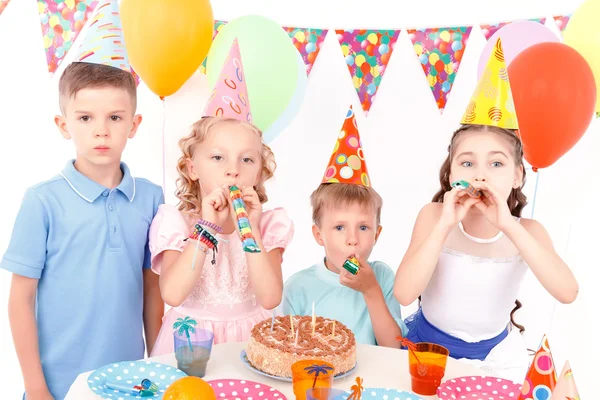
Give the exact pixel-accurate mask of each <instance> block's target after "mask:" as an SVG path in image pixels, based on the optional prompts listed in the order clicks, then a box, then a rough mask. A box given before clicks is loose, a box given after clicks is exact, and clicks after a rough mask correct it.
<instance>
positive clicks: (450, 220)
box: [440, 185, 482, 226]
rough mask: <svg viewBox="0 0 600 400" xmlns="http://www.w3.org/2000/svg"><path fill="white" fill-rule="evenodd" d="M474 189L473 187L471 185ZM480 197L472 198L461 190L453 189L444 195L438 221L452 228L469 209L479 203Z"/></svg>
mask: <svg viewBox="0 0 600 400" xmlns="http://www.w3.org/2000/svg"><path fill="white" fill-rule="evenodd" d="M473 186H474V187H475V185H473ZM481 202H482V200H481V197H479V198H474V197H471V196H469V195H468V194H467V192H466V191H465V190H463V189H459V188H453V189H452V190H450V191H448V192H446V193H445V194H444V205H443V208H442V215H441V217H440V221H442V222H443V223H444V224H447V225H448V226H454V225H456V224H458V223H459V222H460V221H462V220H463V219H464V218H465V216H466V215H467V212H469V209H470V208H471V207H473V205H475V204H477V203H481Z"/></svg>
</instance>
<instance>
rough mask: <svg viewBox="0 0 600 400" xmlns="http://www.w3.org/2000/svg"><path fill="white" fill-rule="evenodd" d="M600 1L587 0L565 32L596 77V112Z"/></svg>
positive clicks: (599, 103)
mask: <svg viewBox="0 0 600 400" xmlns="http://www.w3.org/2000/svg"><path fill="white" fill-rule="evenodd" d="M599 15H600V2H598V1H597V0H587V1H586V2H585V3H583V4H582V5H581V7H579V8H578V9H577V10H576V11H575V12H574V13H573V15H572V16H571V19H570V20H569V23H568V24H567V28H566V29H565V31H564V32H563V35H564V36H563V37H564V40H565V44H568V45H569V46H571V47H572V48H574V49H575V50H577V52H579V54H581V56H582V57H583V58H584V59H585V60H586V61H587V63H588V64H589V66H590V68H591V69H592V72H593V73H594V78H595V79H596V93H598V94H599V96H598V98H599V100H598V101H596V113H598V112H600V30H598V28H597V26H598V16H599Z"/></svg>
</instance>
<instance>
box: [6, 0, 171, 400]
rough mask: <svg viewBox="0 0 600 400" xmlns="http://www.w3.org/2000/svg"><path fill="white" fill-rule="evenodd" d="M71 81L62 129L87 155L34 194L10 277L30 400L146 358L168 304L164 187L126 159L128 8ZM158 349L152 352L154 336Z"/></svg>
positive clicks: (20, 220)
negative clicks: (163, 288)
mask: <svg viewBox="0 0 600 400" xmlns="http://www.w3.org/2000/svg"><path fill="white" fill-rule="evenodd" d="M91 21H92V22H91V25H90V28H89V29H88V33H87V36H86V38H85V40H84V42H83V44H82V46H81V48H80V49H79V50H78V57H77V58H76V62H74V63H72V64H71V65H69V66H67V68H66V69H65V71H64V72H63V74H62V76H61V78H60V82H59V104H60V110H61V113H62V114H61V115H57V116H56V117H55V122H56V125H57V126H58V128H59V130H60V132H61V134H62V135H63V137H64V138H65V139H68V140H69V139H73V144H74V146H75V152H76V158H75V159H74V160H70V161H68V162H67V163H66V165H65V167H64V169H63V170H62V171H61V172H60V174H58V175H56V176H55V177H53V178H51V179H50V180H48V181H45V182H42V183H40V184H38V185H35V186H33V187H31V188H29V189H28V190H27V192H26V193H25V196H24V198H23V201H22V204H21V209H20V210H19V213H18V215H17V218H16V220H15V224H14V228H13V234H12V237H11V241H10V245H9V247H8V250H7V251H6V253H5V254H4V258H3V259H2V263H1V264H0V267H1V268H4V269H6V270H8V271H10V272H12V273H13V279H12V284H11V291H10V300H9V318H10V322H11V329H12V332H13V339H14V343H15V348H16V351H17V355H18V357H19V361H20V363H21V369H22V372H23V380H24V384H25V392H26V397H27V398H36V399H50V398H54V399H55V400H60V399H63V398H64V396H65V395H66V394H67V391H68V390H69V387H70V386H71V384H72V383H73V381H74V380H75V378H76V377H77V375H78V374H80V373H82V372H84V371H90V370H94V369H96V368H99V367H101V366H103V365H106V364H108V363H115V362H119V361H124V360H135V359H140V358H143V357H144V347H147V349H148V351H150V350H151V349H152V346H153V344H154V340H155V338H156V336H157V335H158V331H159V329H160V322H161V318H162V315H163V312H164V303H163V302H162V299H161V298H160V292H159V289H158V276H156V275H155V274H154V273H152V271H151V270H150V254H149V251H148V230H149V228H150V221H151V220H152V218H153V217H154V215H155V214H156V211H157V209H158V206H159V205H160V204H161V203H163V202H164V200H163V194H162V189H161V188H160V187H159V186H157V185H154V184H153V183H151V182H149V181H147V180H145V179H139V178H134V177H133V175H132V174H131V172H130V171H129V168H128V167H127V165H126V164H125V163H123V162H122V161H121V156H122V153H123V151H124V148H125V146H126V144H127V141H128V139H131V138H133V137H134V136H135V134H136V132H137V128H138V126H139V124H140V123H141V120H142V118H141V116H140V115H138V114H136V96H137V94H136V83H135V79H134V76H133V75H132V73H131V67H130V65H129V62H128V60H127V55H126V53H125V47H124V44H123V36H122V32H121V25H120V19H119V8H118V2H117V1H116V0H115V1H102V2H100V4H99V5H98V7H97V9H96V11H95V14H94V16H93V17H92V18H91ZM144 330H145V338H146V346H144V336H143V333H144Z"/></svg>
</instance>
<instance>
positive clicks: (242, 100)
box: [204, 39, 252, 122]
mask: <svg viewBox="0 0 600 400" xmlns="http://www.w3.org/2000/svg"><path fill="white" fill-rule="evenodd" d="M204 115H205V116H211V117H215V116H216V117H228V118H235V119H239V120H243V121H248V122H252V114H251V113H250V103H249V102H248V90H247V89H246V77H245V76H244V66H243V64H242V55H241V54H240V46H239V45H238V41H237V39H234V41H233V44H232V45H231V48H230V49H229V55H228V56H227V59H226V60H225V63H224V64H223V68H222V69H221V75H220V76H219V79H217V83H216V84H215V87H214V89H213V91H212V94H211V95H210V98H209V99H208V104H207V105H206V108H205V109H204Z"/></svg>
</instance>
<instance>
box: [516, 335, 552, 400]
mask: <svg viewBox="0 0 600 400" xmlns="http://www.w3.org/2000/svg"><path fill="white" fill-rule="evenodd" d="M556 380H557V377H556V368H555V365H554V359H553V358H552V353H551V352H550V345H549V344H548V338H547V337H546V335H544V338H543V339H542V344H541V345H540V348H539V349H538V351H537V353H535V357H534V358H533V361H532V362H531V365H530V366H529V371H527V375H526V376H525V382H523V386H521V394H520V395H519V399H518V400H531V399H534V400H535V399H549V398H550V397H552V391H553V390H554V388H555V386H556Z"/></svg>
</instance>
